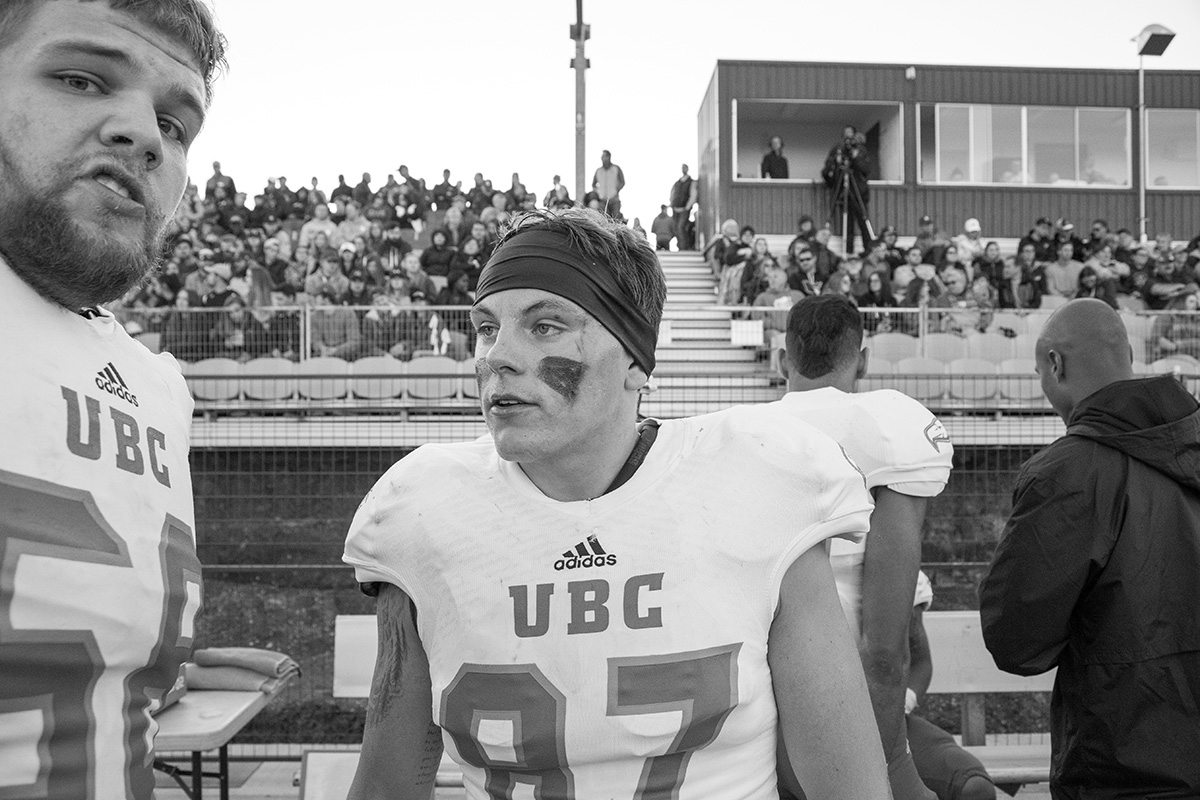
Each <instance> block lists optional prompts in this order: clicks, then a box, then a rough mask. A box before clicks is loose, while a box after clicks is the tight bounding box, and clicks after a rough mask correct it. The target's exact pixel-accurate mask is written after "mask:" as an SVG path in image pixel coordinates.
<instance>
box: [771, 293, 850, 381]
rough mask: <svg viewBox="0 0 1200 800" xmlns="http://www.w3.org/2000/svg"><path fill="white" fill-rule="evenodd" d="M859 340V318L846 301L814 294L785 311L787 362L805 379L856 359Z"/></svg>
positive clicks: (845, 299)
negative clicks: (786, 313) (786, 312)
mask: <svg viewBox="0 0 1200 800" xmlns="http://www.w3.org/2000/svg"><path fill="white" fill-rule="evenodd" d="M862 340H863V325H862V316H861V315H860V314H859V313H858V309H857V308H856V307H855V305H854V303H852V302H851V301H850V300H849V298H846V297H843V296H841V295H836V294H821V295H814V296H811V297H806V298H804V299H803V300H801V301H800V302H799V303H797V304H796V305H794V306H792V309H791V311H789V312H788V317H787V334H786V342H787V358H788V363H789V364H790V365H791V367H792V369H794V370H796V371H797V372H799V373H800V374H801V375H803V376H804V377H806V378H820V377H821V376H823V375H828V374H829V373H831V372H833V371H834V370H836V369H838V368H839V367H841V366H843V365H844V364H845V363H846V361H847V360H849V359H851V358H855V357H857V355H858V352H859V351H860V350H861V349H862Z"/></svg>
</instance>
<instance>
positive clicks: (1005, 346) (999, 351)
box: [967, 333, 1014, 364]
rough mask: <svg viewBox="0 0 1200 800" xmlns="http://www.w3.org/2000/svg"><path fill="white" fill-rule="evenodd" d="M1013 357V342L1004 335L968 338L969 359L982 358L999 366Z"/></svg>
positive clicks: (977, 335) (982, 334)
mask: <svg viewBox="0 0 1200 800" xmlns="http://www.w3.org/2000/svg"><path fill="white" fill-rule="evenodd" d="M1013 355H1014V352H1013V340H1012V339H1011V338H1010V337H1008V336H1005V335H1004V334H1001V333H980V334H976V335H975V336H970V337H968V338H967V358H982V359H984V360H986V361H991V362H992V363H993V364H999V363H1000V362H1001V361H1005V360H1007V359H1010V358H1012V357H1013Z"/></svg>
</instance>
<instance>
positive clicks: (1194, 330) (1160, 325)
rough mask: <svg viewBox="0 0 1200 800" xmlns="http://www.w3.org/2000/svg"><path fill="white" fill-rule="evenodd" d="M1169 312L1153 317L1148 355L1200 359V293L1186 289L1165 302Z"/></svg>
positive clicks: (1157, 357) (1154, 357)
mask: <svg viewBox="0 0 1200 800" xmlns="http://www.w3.org/2000/svg"><path fill="white" fill-rule="evenodd" d="M1167 310H1168V311H1170V312H1172V313H1170V314H1159V315H1157V316H1155V317H1154V326H1153V328H1152V329H1151V334H1150V344H1151V357H1152V358H1153V359H1155V360H1157V359H1160V358H1165V357H1167V356H1179V355H1183V356H1191V357H1192V358H1196V359H1200V314H1198V313H1197V311H1200V293H1197V292H1194V291H1192V292H1188V293H1187V294H1182V295H1179V296H1178V297H1175V298H1173V299H1172V300H1171V301H1170V302H1169V303H1168V304H1167Z"/></svg>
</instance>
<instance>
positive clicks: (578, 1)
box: [571, 0, 592, 203]
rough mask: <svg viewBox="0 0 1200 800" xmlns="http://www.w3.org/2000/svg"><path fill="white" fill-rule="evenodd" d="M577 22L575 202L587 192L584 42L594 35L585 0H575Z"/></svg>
mask: <svg viewBox="0 0 1200 800" xmlns="http://www.w3.org/2000/svg"><path fill="white" fill-rule="evenodd" d="M575 20H576V21H575V24H574V25H572V26H571V38H572V39H574V40H575V58H574V59H572V60H571V68H572V69H574V70H575V202H577V203H582V202H583V196H584V194H585V193H586V191H587V190H586V184H585V183H584V181H585V180H586V177H585V176H584V170H583V164H584V160H585V158H586V154H585V153H584V144H585V140H586V138H587V116H586V114H587V111H586V109H587V104H586V102H585V97H584V91H585V84H586V81H585V79H584V76H585V75H586V74H587V68H588V67H589V66H591V63H590V62H589V61H588V59H587V58H586V57H584V55H583V43H584V42H586V41H587V40H588V39H590V38H591V36H592V26H591V25H584V24H583V0H575Z"/></svg>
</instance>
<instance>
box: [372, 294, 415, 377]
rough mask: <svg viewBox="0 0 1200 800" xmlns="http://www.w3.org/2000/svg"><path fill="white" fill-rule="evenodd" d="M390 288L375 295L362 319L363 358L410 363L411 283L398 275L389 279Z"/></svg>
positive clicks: (411, 350)
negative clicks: (379, 357) (382, 358)
mask: <svg viewBox="0 0 1200 800" xmlns="http://www.w3.org/2000/svg"><path fill="white" fill-rule="evenodd" d="M388 284H389V288H388V292H387V293H384V294H378V295H376V296H375V298H374V301H373V302H372V308H371V310H370V311H368V312H367V313H366V316H364V317H363V322H362V329H363V354H364V355H367V356H381V355H390V356H391V357H392V358H399V359H402V360H404V361H407V360H408V359H410V358H412V353H413V346H412V338H413V337H412V334H411V332H410V330H409V329H410V328H411V327H412V321H413V316H412V312H411V310H410V309H411V305H412V302H411V301H410V300H409V297H408V293H409V288H408V280H407V279H406V278H405V277H404V275H403V274H401V273H399V272H396V273H392V275H391V276H389V279H388Z"/></svg>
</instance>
